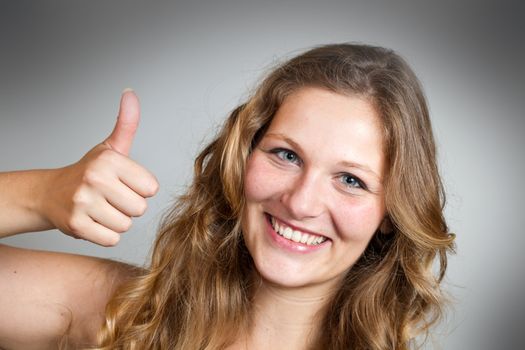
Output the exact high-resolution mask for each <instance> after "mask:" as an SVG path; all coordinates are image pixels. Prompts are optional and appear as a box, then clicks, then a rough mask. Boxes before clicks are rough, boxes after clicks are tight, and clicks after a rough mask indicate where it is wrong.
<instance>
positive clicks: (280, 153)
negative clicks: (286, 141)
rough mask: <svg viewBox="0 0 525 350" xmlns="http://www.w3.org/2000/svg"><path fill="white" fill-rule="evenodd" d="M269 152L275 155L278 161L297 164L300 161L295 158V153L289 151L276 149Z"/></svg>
mask: <svg viewBox="0 0 525 350" xmlns="http://www.w3.org/2000/svg"><path fill="white" fill-rule="evenodd" d="M271 152H272V153H274V154H275V155H277V157H279V158H280V159H282V160H284V161H286V162H290V163H299V161H300V159H299V157H298V156H297V154H295V152H293V151H290V150H289V149H285V148H276V149H273V150H272V151H271Z"/></svg>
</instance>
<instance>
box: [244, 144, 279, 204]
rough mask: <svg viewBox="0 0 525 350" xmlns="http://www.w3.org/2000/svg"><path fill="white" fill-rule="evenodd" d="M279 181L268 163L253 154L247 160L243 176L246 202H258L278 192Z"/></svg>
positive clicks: (256, 154) (256, 153)
mask: <svg viewBox="0 0 525 350" xmlns="http://www.w3.org/2000/svg"><path fill="white" fill-rule="evenodd" d="M279 186H280V179H279V177H278V176H277V174H275V171H272V167H271V166H270V164H268V162H267V161H266V160H265V159H264V158H263V157H262V156H261V155H260V154H258V152H255V153H254V154H252V155H251V156H250V158H248V161H247V163H246V173H245V176H244V193H245V195H246V200H247V202H260V201H262V200H264V199H268V198H271V197H272V196H274V195H275V194H276V193H278V192H279Z"/></svg>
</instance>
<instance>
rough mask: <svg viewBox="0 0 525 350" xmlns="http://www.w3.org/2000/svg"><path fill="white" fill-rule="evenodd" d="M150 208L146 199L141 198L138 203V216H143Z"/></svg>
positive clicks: (136, 212)
mask: <svg viewBox="0 0 525 350" xmlns="http://www.w3.org/2000/svg"><path fill="white" fill-rule="evenodd" d="M147 209H148V202H147V201H146V200H145V199H142V200H140V201H139V202H138V203H137V206H136V211H135V214H136V216H142V215H144V213H145V212H146V210H147Z"/></svg>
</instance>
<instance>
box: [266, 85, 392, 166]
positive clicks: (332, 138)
mask: <svg viewBox="0 0 525 350" xmlns="http://www.w3.org/2000/svg"><path fill="white" fill-rule="evenodd" d="M267 135H269V136H272V135H281V136H284V137H287V138H290V139H292V140H293V141H294V142H296V143H298V144H299V145H300V147H301V148H304V149H305V150H307V151H308V152H309V154H310V155H312V156H318V157H319V158H321V159H330V160H334V161H338V162H339V161H347V162H355V163H360V164H363V165H366V166H367V167H369V168H371V169H372V170H374V171H375V172H376V173H377V174H382V171H383V163H384V155H383V137H382V132H381V122H380V119H379V117H378V115H377V113H376V111H375V109H374V107H373V105H372V104H371V103H370V102H369V101H367V100H366V99H364V98H361V97H359V96H355V95H343V94H338V93H334V92H331V91H328V90H324V89H320V88H313V87H308V88H303V89H300V90H298V91H296V92H294V93H293V94H291V95H290V96H288V97H286V99H285V100H284V101H283V104H282V105H281V107H280V108H279V109H278V111H277V113H276V114H275V116H274V118H273V120H272V123H271V124H270V127H269V129H268V131H267ZM272 137H273V136H272Z"/></svg>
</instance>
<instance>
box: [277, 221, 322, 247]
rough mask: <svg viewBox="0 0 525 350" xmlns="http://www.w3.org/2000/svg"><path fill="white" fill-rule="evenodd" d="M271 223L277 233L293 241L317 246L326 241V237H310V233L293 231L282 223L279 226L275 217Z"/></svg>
mask: <svg viewBox="0 0 525 350" xmlns="http://www.w3.org/2000/svg"><path fill="white" fill-rule="evenodd" d="M271 222H272V226H273V229H274V230H275V232H277V233H278V234H279V235H281V236H283V237H284V238H286V239H289V240H291V241H294V242H301V243H303V244H307V245H317V244H321V243H323V242H324V241H326V237H323V236H314V235H310V234H308V233H304V232H301V231H297V230H293V229H292V228H291V227H288V226H286V225H284V224H282V223H281V224H279V223H278V222H277V220H275V219H274V218H273V217H272V219H271Z"/></svg>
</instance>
